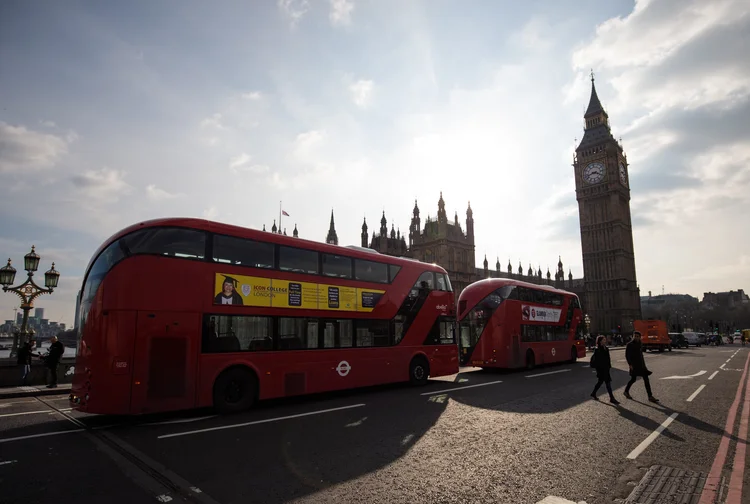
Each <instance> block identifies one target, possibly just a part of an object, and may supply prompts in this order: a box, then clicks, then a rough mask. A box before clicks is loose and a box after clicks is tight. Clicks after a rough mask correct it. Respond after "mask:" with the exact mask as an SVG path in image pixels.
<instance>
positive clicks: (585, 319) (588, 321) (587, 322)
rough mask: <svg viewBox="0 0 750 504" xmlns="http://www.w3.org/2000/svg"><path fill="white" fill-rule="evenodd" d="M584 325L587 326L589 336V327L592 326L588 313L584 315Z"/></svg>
mask: <svg viewBox="0 0 750 504" xmlns="http://www.w3.org/2000/svg"><path fill="white" fill-rule="evenodd" d="M583 323H584V324H586V334H589V327H590V326H591V319H590V318H589V314H588V313H587V314H586V315H584V317H583Z"/></svg>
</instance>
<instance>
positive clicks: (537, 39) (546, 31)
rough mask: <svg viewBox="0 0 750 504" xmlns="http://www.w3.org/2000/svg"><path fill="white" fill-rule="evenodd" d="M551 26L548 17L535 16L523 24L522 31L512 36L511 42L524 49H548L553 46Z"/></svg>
mask: <svg viewBox="0 0 750 504" xmlns="http://www.w3.org/2000/svg"><path fill="white" fill-rule="evenodd" d="M551 33H552V30H551V27H550V24H549V22H548V21H547V20H546V19H542V18H539V17H533V18H531V19H530V20H529V21H527V22H526V24H524V25H523V27H522V28H521V30H520V31H518V32H516V33H514V34H513V35H512V36H511V42H513V43H515V44H516V45H518V46H520V47H521V48H523V49H527V50H531V51H546V50H548V49H550V48H551V47H552V44H553V39H552V38H551V36H550V35H551Z"/></svg>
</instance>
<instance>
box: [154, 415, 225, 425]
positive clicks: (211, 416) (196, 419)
mask: <svg viewBox="0 0 750 504" xmlns="http://www.w3.org/2000/svg"><path fill="white" fill-rule="evenodd" d="M217 416H218V415H209V416H202V417H197V418H180V419H177V420H164V421H163V422H149V423H145V424H142V425H168V424H181V423H190V422H198V421H200V420H208V419H209V418H215V417H217Z"/></svg>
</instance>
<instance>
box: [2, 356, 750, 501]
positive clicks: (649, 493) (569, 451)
mask: <svg viewBox="0 0 750 504" xmlns="http://www.w3.org/2000/svg"><path fill="white" fill-rule="evenodd" d="M612 361H613V366H614V369H613V370H612V378H613V386H614V388H615V395H616V396H617V398H618V399H619V400H620V401H621V404H620V405H619V406H614V405H611V404H609V402H608V401H607V400H606V391H605V390H604V388H602V390H600V399H601V400H600V401H594V400H592V399H591V398H590V397H589V394H590V393H591V389H592V387H593V385H594V383H595V382H596V378H595V376H594V374H593V370H592V369H590V368H589V367H588V359H583V360H582V361H579V362H578V363H575V364H564V365H556V366H549V367H540V368H537V369H535V370H533V371H519V372H485V371H481V370H477V369H473V368H466V369H462V372H461V373H459V374H458V375H455V376H451V377H443V378H439V379H434V380H431V381H430V382H429V384H428V385H426V386H424V387H417V388H415V387H410V386H407V385H397V386H387V387H376V388H371V389H367V390H358V391H347V392H343V393H335V394H324V395H316V396H309V397H303V398H295V399H285V400H276V401H268V402H265V403H261V404H259V405H258V407H257V408H256V409H254V410H252V411H249V412H245V413H241V414H236V415H229V416H217V415H215V414H214V413H213V411H210V410H199V411H192V412H180V413H171V414H161V415H149V416H143V417H131V418H121V417H110V416H95V415H86V414H82V413H79V412H76V411H72V410H70V409H69V407H68V404H67V391H65V393H64V394H59V395H53V396H42V397H27V398H10V399H2V400H0V488H2V489H3V490H2V500H3V502H4V503H5V502H8V503H16V502H17V503H24V504H30V503H44V502H60V501H61V500H62V501H63V502H76V503H88V502H91V503H94V502H96V503H99V502H102V501H103V500H106V501H108V502H110V501H111V502H117V503H119V502H123V503H124V502H128V503H136V502H154V501H155V500H156V501H157V502H200V503H222V504H230V503H240V502H242V503H246V502H261V503H282V502H295V503H329V502H344V503H368V504H370V503H373V504H377V503H384V504H385V503H387V504H391V503H394V504H395V503H409V504H411V503H433V502H434V503H453V502H455V503H458V502H461V503H464V502H469V503H493V504H494V503H505V502H508V503H530V504H536V503H539V502H545V503H552V502H560V503H562V502H574V503H581V502H585V503H587V504H592V503H613V502H622V503H640V502H644V503H645V502H652V503H654V504H658V503H659V502H682V501H684V502H698V499H699V498H700V497H701V495H704V494H705V496H706V498H707V499H708V500H706V501H704V502H707V503H713V502H717V503H718V502H722V503H726V504H740V503H743V502H750V471H748V470H745V464H746V462H747V453H746V451H745V450H746V445H747V430H748V415H749V413H750V393H748V394H744V396H743V393H742V391H743V387H742V386H741V385H744V382H747V381H749V380H750V379H748V378H747V377H745V380H744V382H741V378H742V377H743V370H744V369H745V367H746V366H747V365H748V363H750V352H749V351H748V349H747V348H741V347H739V346H732V345H727V346H723V347H702V348H690V349H688V350H674V351H672V352H664V353H653V354H652V353H648V354H646V362H647V365H648V366H649V368H650V369H651V370H652V371H653V373H654V374H653V375H652V376H651V384H652V388H653V390H654V394H655V395H656V396H657V397H658V398H659V399H660V400H661V402H660V403H659V404H653V403H649V402H647V401H646V393H645V390H644V386H643V383H642V382H641V381H640V380H639V381H638V382H637V383H636V384H635V385H634V387H633V389H632V390H631V394H632V395H633V398H634V399H633V400H627V399H625V398H624V397H623V393H622V392H623V388H624V385H625V383H626V382H627V380H628V375H627V364H626V362H625V361H624V354H622V353H616V352H613V354H612ZM747 388H750V386H748V387H747ZM728 420H729V421H728ZM743 422H744V423H743ZM680 492H682V493H680ZM670 493H671V495H670ZM677 493H679V497H676V495H675V494H677ZM545 499H546V500H545Z"/></svg>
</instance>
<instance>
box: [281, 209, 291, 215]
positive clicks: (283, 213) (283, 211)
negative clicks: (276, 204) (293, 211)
mask: <svg viewBox="0 0 750 504" xmlns="http://www.w3.org/2000/svg"><path fill="white" fill-rule="evenodd" d="M281 215H283V216H285V217H289V214H288V213H286V210H282V211H281Z"/></svg>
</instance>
